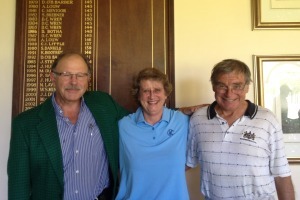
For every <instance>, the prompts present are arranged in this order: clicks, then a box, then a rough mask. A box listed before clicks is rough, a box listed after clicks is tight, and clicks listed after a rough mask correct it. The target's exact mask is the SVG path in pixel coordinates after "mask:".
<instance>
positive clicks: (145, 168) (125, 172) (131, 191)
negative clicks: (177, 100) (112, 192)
mask: <svg viewBox="0 0 300 200" xmlns="http://www.w3.org/2000/svg"><path fill="white" fill-rule="evenodd" d="M188 121H189V118H188V116H186V115H184V114H182V113H181V112H179V111H174V110H170V109H168V108H164V110H163V116H162V119H161V120H160V121H159V122H157V123H156V124H154V125H151V124H148V123H147V122H146V121H145V119H144V116H143V112H142V109H141V108H138V110H137V111H136V112H135V113H133V114H130V115H128V116H126V117H124V118H123V119H121V120H120V121H119V129H120V140H119V141H120V170H121V183H120V189H119V193H118V195H117V198H116V199H130V200H135V199H136V200H140V199H147V200H151V199H156V200H159V199H161V200H165V199H177V200H181V199H182V200H187V199H189V195H188V189H187V184H186V177H185V162H186V142H187V134H188Z"/></svg>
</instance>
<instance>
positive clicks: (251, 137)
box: [241, 131, 255, 142]
mask: <svg viewBox="0 0 300 200" xmlns="http://www.w3.org/2000/svg"><path fill="white" fill-rule="evenodd" d="M241 139H242V140H248V141H251V142H255V133H251V131H249V132H248V131H245V132H244V133H243V137H242V138H241Z"/></svg>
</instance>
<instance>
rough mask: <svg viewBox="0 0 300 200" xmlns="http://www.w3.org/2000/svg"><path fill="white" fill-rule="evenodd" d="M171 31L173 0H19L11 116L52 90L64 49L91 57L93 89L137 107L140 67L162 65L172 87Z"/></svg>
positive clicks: (170, 100) (172, 51) (42, 98)
mask: <svg viewBox="0 0 300 200" xmlns="http://www.w3.org/2000/svg"><path fill="white" fill-rule="evenodd" d="M173 32H174V30H173V1H172V0H146V1H140V0H129V1H124V0H17V15H16V36H15V38H16V39H15V42H16V43H15V62H14V88H13V116H15V115H17V114H18V113H20V112H22V111H24V110H27V109H30V108H32V107H34V106H36V105H38V104H40V103H42V102H43V101H44V100H45V99H46V98H47V97H49V96H50V95H51V94H52V92H53V91H54V88H53V86H52V84H51V81H50V79H49V73H50V68H51V64H52V62H53V60H54V59H55V58H56V56H57V55H58V54H60V53H61V52H63V51H77V52H81V53H83V54H85V55H86V56H87V57H88V58H89V59H90V61H91V64H92V66H93V76H92V81H91V85H90V90H101V91H105V92H108V93H110V94H111V95H112V96H113V98H114V99H115V100H116V101H117V102H119V103H120V104H121V105H123V106H124V107H126V108H127V109H129V110H131V111H134V110H135V109H136V107H137V105H136V104H135V102H134V100H133V99H132V98H131V96H130V87H131V80H132V76H133V75H134V74H135V73H136V72H138V71H139V70H140V69H142V68H145V67H156V68H159V69H160V70H162V71H164V72H165V73H166V74H167V75H168V77H169V79H170V81H171V82H172V84H173V85H174V48H173V42H174V37H173ZM174 98H175V95H174V93H173V94H172V95H171V96H170V98H169V100H168V106H170V107H174V105H175V100H174Z"/></svg>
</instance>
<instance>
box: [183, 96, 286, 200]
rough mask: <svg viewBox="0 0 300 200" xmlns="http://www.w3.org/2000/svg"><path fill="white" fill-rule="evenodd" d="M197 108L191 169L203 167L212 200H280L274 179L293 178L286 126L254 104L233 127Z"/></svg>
mask: <svg viewBox="0 0 300 200" xmlns="http://www.w3.org/2000/svg"><path fill="white" fill-rule="evenodd" d="M215 105H216V103H215V102H214V103H213V104H212V105H211V106H209V107H208V108H202V109H199V110H197V111H196V112H195V113H194V114H193V116H192V117H191V120H190V134H189V139H188V145H189V147H188V158H187V165H188V166H190V167H195V166H196V165H197V164H198V163H200V166H201V192H202V193H203V194H204V196H205V198H206V199H216V200H218V199H223V200H224V199H235V200H236V199H275V197H276V188H275V182H274V177H276V176H281V177H285V176H290V175H291V171H290V169H289V165H288V161H287V158H286V155H285V152H284V142H283V134H282V130H281V126H280V124H279V123H278V121H277V120H276V118H275V116H274V114H273V113H271V112H270V111H269V110H267V109H265V108H262V107H259V106H256V105H254V104H253V103H251V102H250V101H248V109H247V111H246V113H245V115H244V116H242V117H241V118H240V119H238V120H236V121H235V122H234V123H233V124H232V125H231V126H230V127H229V125H228V124H227V122H226V120H224V119H223V118H221V117H220V116H219V115H218V114H217V113H216V112H215V110H214V106H215Z"/></svg>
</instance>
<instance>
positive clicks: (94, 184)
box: [52, 95, 109, 200]
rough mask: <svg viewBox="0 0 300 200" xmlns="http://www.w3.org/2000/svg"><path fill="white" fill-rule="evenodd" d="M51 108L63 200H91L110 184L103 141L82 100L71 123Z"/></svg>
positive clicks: (53, 101)
mask: <svg viewBox="0 0 300 200" xmlns="http://www.w3.org/2000/svg"><path fill="white" fill-rule="evenodd" d="M52 103H53V105H54V109H55V113H56V119H57V127H58V132H59V138H60V143H61V149H62V157H63V165H64V166H63V169H64V200H82V199H87V200H88V199H94V198H95V197H96V196H98V195H99V194H100V193H101V192H102V190H103V189H104V188H105V187H107V186H108V185H109V173H108V161H107V156H106V152H105V149H104V145H103V140H102V137H101V134H100V130H99V127H98V126H97V124H96V122H95V120H94V118H93V116H92V114H91V112H90V110H89V109H88V107H87V106H86V104H85V103H84V99H82V104H81V108H80V113H79V117H78V120H77V122H76V123H75V124H72V123H71V122H70V121H69V119H68V118H66V117H64V116H63V111H62V110H61V108H60V107H59V105H58V104H57V103H56V102H55V98H54V95H53V96H52Z"/></svg>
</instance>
